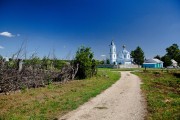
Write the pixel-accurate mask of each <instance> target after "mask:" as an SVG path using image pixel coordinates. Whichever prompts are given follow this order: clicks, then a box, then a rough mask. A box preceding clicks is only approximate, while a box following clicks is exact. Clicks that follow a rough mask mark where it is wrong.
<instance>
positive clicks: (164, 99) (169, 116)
mask: <svg viewBox="0 0 180 120" xmlns="http://www.w3.org/2000/svg"><path fill="white" fill-rule="evenodd" d="M135 74H136V75H138V76H139V77H140V78H141V79H142V82H143V84H142V86H141V87H142V90H143V92H144V94H145V96H146V99H147V109H148V114H147V119H148V120H179V119H180V112H179V111H180V71H177V70H168V71H161V70H159V71H157V70H150V71H146V72H136V73H135Z"/></svg>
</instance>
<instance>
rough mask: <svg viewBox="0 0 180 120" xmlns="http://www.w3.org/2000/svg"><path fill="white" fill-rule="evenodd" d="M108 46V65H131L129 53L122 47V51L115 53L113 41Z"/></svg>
mask: <svg viewBox="0 0 180 120" xmlns="http://www.w3.org/2000/svg"><path fill="white" fill-rule="evenodd" d="M109 46H110V64H112V65H132V61H133V60H132V59H131V56H130V53H129V52H128V51H127V50H126V47H125V46H124V45H123V50H122V51H120V52H118V54H117V53H116V45H115V44H114V41H113V40H112V41H111V44H110V45H109Z"/></svg>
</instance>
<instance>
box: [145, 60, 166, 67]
mask: <svg viewBox="0 0 180 120" xmlns="http://www.w3.org/2000/svg"><path fill="white" fill-rule="evenodd" d="M143 67H144V68H163V62H162V61H160V60H159V59H155V58H153V59H146V60H145V61H144V63H143Z"/></svg>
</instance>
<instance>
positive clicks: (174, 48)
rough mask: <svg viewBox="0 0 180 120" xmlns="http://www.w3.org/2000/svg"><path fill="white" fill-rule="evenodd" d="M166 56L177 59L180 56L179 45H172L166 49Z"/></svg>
mask: <svg viewBox="0 0 180 120" xmlns="http://www.w3.org/2000/svg"><path fill="white" fill-rule="evenodd" d="M166 52H167V53H166V55H167V56H169V57H170V59H174V60H175V59H176V57H177V56H178V54H179V46H178V45H177V44H172V45H171V46H170V47H168V48H166Z"/></svg>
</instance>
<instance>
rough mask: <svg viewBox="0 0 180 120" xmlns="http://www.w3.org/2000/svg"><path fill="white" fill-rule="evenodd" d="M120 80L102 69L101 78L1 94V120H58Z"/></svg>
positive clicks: (98, 76) (117, 76) (116, 75)
mask: <svg viewBox="0 0 180 120" xmlns="http://www.w3.org/2000/svg"><path fill="white" fill-rule="evenodd" d="M119 77H120V74H119V73H117V72H111V71H110V70H99V71H98V75H97V76H96V77H93V78H90V79H86V80H74V81H70V82H68V83H66V84H51V85H49V86H46V87H44V88H36V89H29V90H25V91H23V92H19V93H16V94H12V95H0V120H4V119H5V120H11V119H13V120H21V119H23V120H24V119H30V120H34V119H36V120H37V119H39V120H40V119H43V120H44V119H55V118H56V117H60V116H62V115H64V114H65V113H67V112H69V111H71V110H73V109H76V108H77V107H78V106H80V105H82V104H83V103H84V102H87V101H88V100H89V99H90V98H91V97H95V96H96V95H97V94H99V93H101V92H102V91H103V90H105V89H107V88H108V87H110V86H111V85H112V84H113V83H115V82H116V81H117V80H118V79H119Z"/></svg>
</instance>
